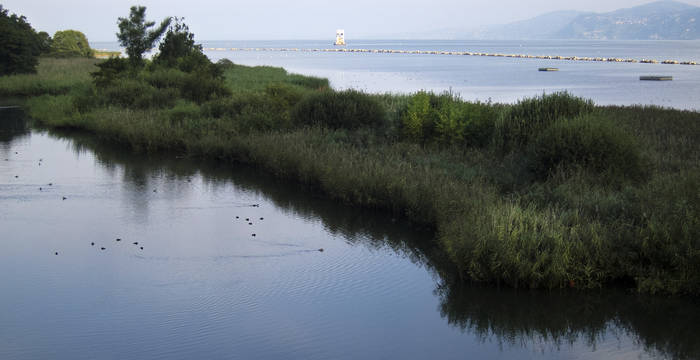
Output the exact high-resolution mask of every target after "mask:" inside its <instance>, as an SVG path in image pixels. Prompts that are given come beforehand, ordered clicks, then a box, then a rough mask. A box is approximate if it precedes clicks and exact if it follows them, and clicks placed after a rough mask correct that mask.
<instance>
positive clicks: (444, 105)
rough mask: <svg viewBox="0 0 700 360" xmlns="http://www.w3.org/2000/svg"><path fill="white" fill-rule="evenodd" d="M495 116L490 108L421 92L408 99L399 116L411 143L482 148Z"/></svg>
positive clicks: (478, 103) (489, 136)
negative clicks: (426, 142)
mask: <svg viewBox="0 0 700 360" xmlns="http://www.w3.org/2000/svg"><path fill="white" fill-rule="evenodd" d="M496 114H497V111H496V110H495V109H494V107H493V106H491V104H484V103H481V102H476V103H469V102H464V101H462V100H461V99H459V98H457V97H456V96H454V95H452V94H449V93H444V94H440V95H435V94H433V93H428V92H424V91H421V92H418V93H416V94H414V95H412V96H411V97H410V99H409V101H408V104H407V106H406V110H405V111H404V112H403V114H402V115H401V124H402V133H403V135H404V136H405V137H407V138H408V139H411V140H414V141H435V142H438V143H443V144H464V145H467V146H484V145H486V144H488V143H489V141H490V139H491V134H492V132H493V127H494V121H495V118H496Z"/></svg>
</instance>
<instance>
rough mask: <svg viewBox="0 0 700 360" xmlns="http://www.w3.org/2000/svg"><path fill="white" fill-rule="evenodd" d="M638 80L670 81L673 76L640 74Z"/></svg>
mask: <svg viewBox="0 0 700 360" xmlns="http://www.w3.org/2000/svg"><path fill="white" fill-rule="evenodd" d="M639 80H650V81H671V80H673V76H668V75H651V76H640V77H639Z"/></svg>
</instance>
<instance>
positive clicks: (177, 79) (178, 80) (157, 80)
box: [142, 67, 188, 89]
mask: <svg viewBox="0 0 700 360" xmlns="http://www.w3.org/2000/svg"><path fill="white" fill-rule="evenodd" d="M142 76H143V79H144V80H145V81H146V82H147V83H148V84H150V85H151V86H154V87H156V88H159V89H160V88H170V87H172V88H182V87H183V86H184V84H185V81H186V79H187V77H188V75H187V74H186V73H184V72H182V71H180V70H178V69H174V68H167V67H155V68H154V69H152V70H151V71H144V72H143V73H142Z"/></svg>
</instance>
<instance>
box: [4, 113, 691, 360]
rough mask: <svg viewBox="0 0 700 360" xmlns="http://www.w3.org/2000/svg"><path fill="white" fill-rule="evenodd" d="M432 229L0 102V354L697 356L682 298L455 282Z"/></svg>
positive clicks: (239, 169) (40, 356)
mask: <svg viewBox="0 0 700 360" xmlns="http://www.w3.org/2000/svg"><path fill="white" fill-rule="evenodd" d="M64 198H65V199H64ZM246 218H248V219H249V220H248V221H245V219H246ZM249 223H252V225H251V224H249ZM252 234H256V236H252ZM431 236H433V235H432V234H431V233H430V232H427V231H424V230H421V229H416V228H414V227H412V226H411V225H410V224H408V223H405V222H403V221H402V220H400V219H394V218H392V217H391V216H390V215H388V214H385V213H380V212H379V213H378V212H372V211H367V210H358V209H354V208H349V207H345V206H343V205H342V204H337V203H334V202H331V201H326V200H323V199H318V198H315V197H314V196H313V195H312V194H311V193H308V192H305V191H304V190H303V189H299V188H298V186H295V185H294V184H286V183H283V182H279V181H276V180H274V179H273V178H271V177H270V176H269V175H267V174H265V173H260V172H258V171H256V170H255V169H250V168H246V167H241V166H238V165H233V164H222V163H215V162H214V163H209V162H203V161H199V160H191V159H183V158H179V157H178V155H177V154H163V155H153V156H148V157H147V156H144V155H134V154H131V153H130V152H129V151H127V150H125V149H124V148H122V147H118V146H112V145H109V144H105V143H102V142H99V141H97V140H96V139H95V138H94V137H93V136H90V135H85V134H81V133H64V132H47V131H42V130H38V129H32V128H29V127H28V125H27V124H26V122H25V121H24V115H23V113H22V112H21V110H17V109H0V289H1V291H0V359H4V360H10V359H72V360H73V359H394V358H402V359H426V358H435V359H458V358H460V359H461V358H479V359H540V358H544V359H562V358H563V359H573V358H584V359H631V358H635V359H657V358H658V359H666V358H669V359H674V358H677V359H692V358H696V359H697V358H700V342H698V341H697V334H698V333H700V306H698V304H697V303H693V302H692V301H689V300H687V299H664V298H656V297H649V296H637V295H635V294H628V293H625V292H622V291H610V290H605V291H599V292H598V291H594V292H587V293H578V292H571V291H551V292H533V291H514V290H506V289H494V288H480V287H471V286H466V285H460V284H456V283H454V282H452V281H450V280H449V278H448V277H447V276H446V274H448V273H449V271H448V270H447V269H446V265H445V264H444V263H443V262H442V261H441V259H440V256H439V253H437V252H435V251H434V249H432V248H431V247H430V246H429V244H430V240H431ZM117 238H119V239H121V241H116V239H117ZM92 242H94V243H95V244H94V246H93V245H91V243H92ZM134 242H138V245H136V244H133V243H134ZM102 247H104V248H105V249H104V250H101V248H102ZM140 247H143V249H141V248H140ZM319 249H323V251H322V252H321V251H319Z"/></svg>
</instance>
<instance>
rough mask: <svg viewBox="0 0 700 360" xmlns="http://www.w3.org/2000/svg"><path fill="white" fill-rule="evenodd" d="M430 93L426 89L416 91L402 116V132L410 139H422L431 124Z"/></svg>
mask: <svg viewBox="0 0 700 360" xmlns="http://www.w3.org/2000/svg"><path fill="white" fill-rule="evenodd" d="M430 95H431V94H428V93H427V92H425V91H421V92H418V93H416V94H415V95H413V96H412V97H411V99H410V100H409V101H408V107H407V108H406V112H405V113H404V114H403V116H401V124H402V125H403V128H402V130H403V131H402V132H403V134H404V135H405V136H406V137H408V138H409V139H412V140H415V141H422V140H423V139H424V138H425V135H424V133H425V132H426V131H425V129H426V128H428V127H429V126H430V124H429V123H430V119H429V117H430V116H431V112H432V109H431V106H430Z"/></svg>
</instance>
